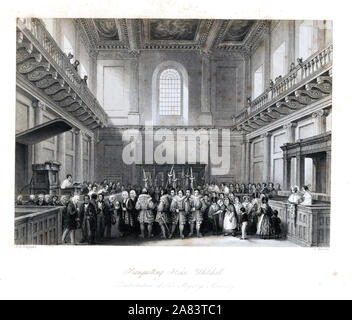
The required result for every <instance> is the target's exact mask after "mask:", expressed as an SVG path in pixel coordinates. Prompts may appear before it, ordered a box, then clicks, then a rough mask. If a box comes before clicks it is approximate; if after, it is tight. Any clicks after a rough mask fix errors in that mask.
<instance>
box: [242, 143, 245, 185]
mask: <svg viewBox="0 0 352 320" xmlns="http://www.w3.org/2000/svg"><path fill="white" fill-rule="evenodd" d="M245 181H246V142H245V141H243V142H242V143H241V182H243V183H245Z"/></svg>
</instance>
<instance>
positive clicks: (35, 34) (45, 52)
mask: <svg viewBox="0 0 352 320" xmlns="http://www.w3.org/2000/svg"><path fill="white" fill-rule="evenodd" d="M17 28H18V31H19V32H20V33H22V35H24V36H25V38H26V41H28V42H29V44H30V45H31V46H33V47H34V48H35V49H36V50H37V51H38V52H39V53H40V54H41V55H42V56H43V58H44V59H45V60H46V61H48V63H49V67H51V68H52V69H54V70H55V71H56V72H57V73H58V74H59V75H60V76H61V77H62V79H63V80H64V81H65V82H66V84H67V86H68V87H69V91H71V92H74V93H75V94H76V96H77V97H78V98H79V99H80V101H81V102H82V103H83V105H84V106H85V107H86V108H85V109H87V110H88V111H90V113H91V115H92V119H94V120H96V121H98V122H99V123H100V124H101V125H103V126H106V125H107V123H108V116H107V114H106V113H105V111H104V110H103V108H102V107H101V105H100V104H99V102H98V100H97V99H96V97H95V96H94V94H93V93H92V92H91V91H90V90H89V88H88V87H87V84H86V83H85V82H84V80H82V78H81V77H80V75H79V74H78V72H77V70H76V69H75V68H74V66H73V65H72V64H71V62H70V59H69V58H68V57H67V55H66V54H65V53H64V52H63V51H62V50H61V49H60V47H59V46H58V44H57V43H56V41H55V40H54V39H53V37H52V36H51V35H50V33H49V32H48V31H47V29H46V28H45V25H44V24H43V22H42V21H41V20H40V19H36V18H26V19H18V21H17ZM20 41H22V40H19V39H17V42H20ZM56 101H57V100H56Z"/></svg>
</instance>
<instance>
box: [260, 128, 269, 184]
mask: <svg viewBox="0 0 352 320" xmlns="http://www.w3.org/2000/svg"><path fill="white" fill-rule="evenodd" d="M261 138H263V139H264V166H263V168H264V170H263V181H264V182H267V183H268V182H270V162H271V149H270V146H271V143H270V142H271V133H270V132H267V133H265V134H263V135H262V136H261Z"/></svg>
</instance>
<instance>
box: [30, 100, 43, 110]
mask: <svg viewBox="0 0 352 320" xmlns="http://www.w3.org/2000/svg"><path fill="white" fill-rule="evenodd" d="M32 106H33V107H34V108H39V109H41V110H43V111H45V110H46V104H45V103H44V102H42V101H33V102H32Z"/></svg>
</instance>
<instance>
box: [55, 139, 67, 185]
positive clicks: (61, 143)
mask: <svg viewBox="0 0 352 320" xmlns="http://www.w3.org/2000/svg"><path fill="white" fill-rule="evenodd" d="M65 138H66V134H65V133H62V134H59V135H58V136H57V161H59V162H60V163H61V167H60V172H59V179H60V182H62V181H64V180H65V175H66V168H65V158H66V139H65Z"/></svg>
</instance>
